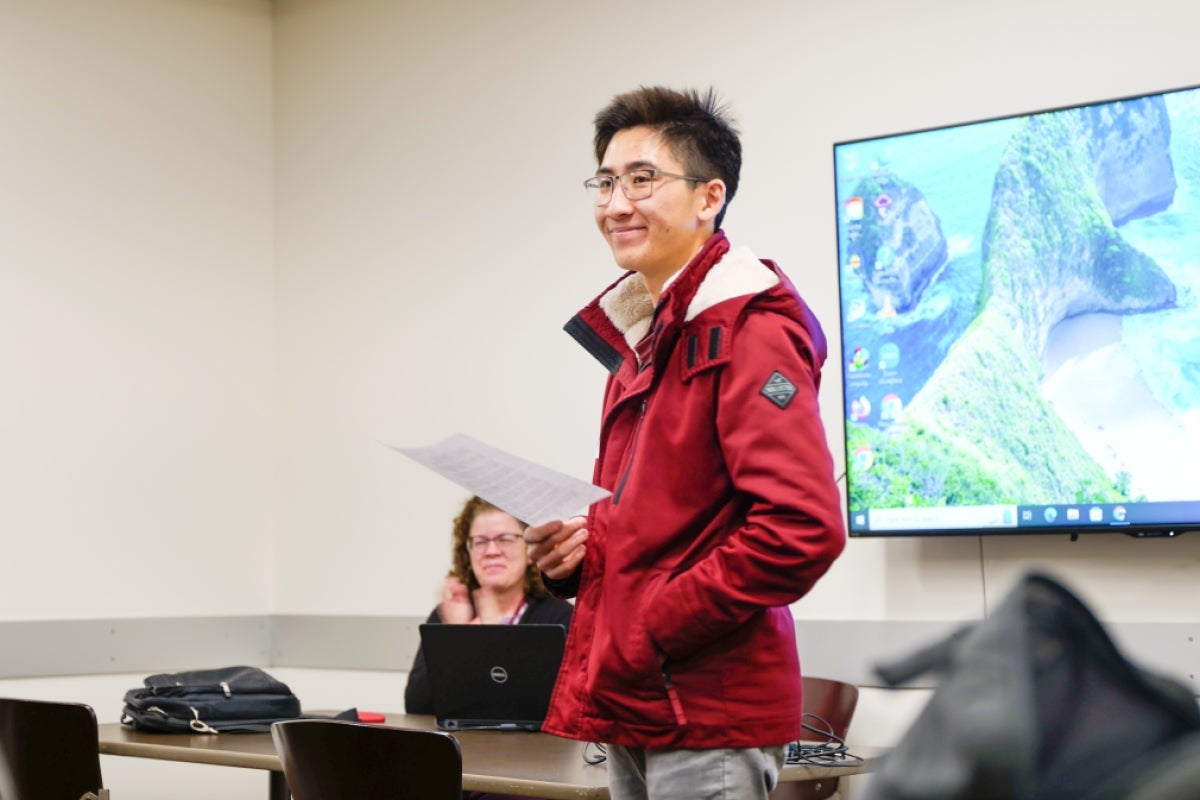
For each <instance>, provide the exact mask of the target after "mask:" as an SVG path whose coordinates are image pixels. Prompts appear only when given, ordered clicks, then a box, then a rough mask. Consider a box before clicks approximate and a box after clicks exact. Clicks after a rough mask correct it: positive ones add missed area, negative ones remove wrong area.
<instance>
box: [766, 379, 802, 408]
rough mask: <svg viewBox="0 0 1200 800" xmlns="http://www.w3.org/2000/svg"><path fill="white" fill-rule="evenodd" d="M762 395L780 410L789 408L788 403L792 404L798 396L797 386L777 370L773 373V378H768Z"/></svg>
mask: <svg viewBox="0 0 1200 800" xmlns="http://www.w3.org/2000/svg"><path fill="white" fill-rule="evenodd" d="M760 394H762V396H763V397H765V398H767V399H768V400H770V401H771V402H772V403H774V404H775V405H777V406H779V407H780V408H787V407H788V403H790V402H792V398H793V397H795V396H796V384H794V383H792V382H791V381H789V380H788V379H787V378H785V377H784V376H783V373H782V372H780V371H778V370H776V371H775V372H772V373H771V377H769V378H767V382H766V384H764V385H763V388H762V390H761V392H760Z"/></svg>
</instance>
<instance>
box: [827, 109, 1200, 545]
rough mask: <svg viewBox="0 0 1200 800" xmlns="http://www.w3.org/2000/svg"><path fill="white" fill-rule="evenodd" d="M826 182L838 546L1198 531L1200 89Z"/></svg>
mask: <svg viewBox="0 0 1200 800" xmlns="http://www.w3.org/2000/svg"><path fill="white" fill-rule="evenodd" d="M834 172H835V182H836V191H837V239H838V255H839V266H838V269H839V273H838V274H839V286H840V293H841V295H840V296H841V322H840V333H841V337H842V354H843V360H844V363H843V364H842V365H841V366H842V388H843V399H844V411H845V418H846V424H845V448H846V473H847V479H846V483H847V492H846V494H847V498H848V504H849V508H848V519H849V528H850V534H851V535H852V536H923V535H963V534H970V535H979V534H1026V533H1060V534H1070V535H1072V536H1074V535H1076V534H1079V533H1084V532H1092V531H1105V532H1125V533H1128V534H1131V535H1138V536H1174V535H1177V534H1180V533H1183V532H1186V531H1189V530H1200V307H1198V306H1200V300H1198V297H1200V87H1193V88H1187V89H1179V90H1172V91H1166V92H1161V93H1158V94H1150V95H1143V96H1138V97H1125V98H1121V99H1116V100H1107V101H1103V102H1096V103H1087V104H1082V105H1077V106H1071V107H1066V108H1058V109H1052V110H1049V111H1041V112H1037V113H1029V114H1024V115H1019V116H1010V117H1002V118H995V119H987V120H981V121H978V122H970V123H965V124H955V125H948V126H944V127H938V128H930V129H926V130H919V131H912V132H907V133H899V134H895V135H888V136H880V137H875V138H870V139H859V140H856V141H846V142H839V143H837V144H835V145H834Z"/></svg>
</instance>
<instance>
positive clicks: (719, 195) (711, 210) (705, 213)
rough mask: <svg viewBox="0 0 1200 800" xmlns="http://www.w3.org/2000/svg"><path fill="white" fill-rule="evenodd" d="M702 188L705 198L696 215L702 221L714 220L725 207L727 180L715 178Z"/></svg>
mask: <svg viewBox="0 0 1200 800" xmlns="http://www.w3.org/2000/svg"><path fill="white" fill-rule="evenodd" d="M701 188H702V189H703V194H702V198H703V200H702V202H701V205H700V208H699V210H698V211H697V212H696V216H697V217H698V218H699V219H700V221H701V222H712V221H713V220H715V219H716V218H717V214H720V213H721V209H723V208H724V207H725V181H723V180H721V179H720V178H713V179H712V180H711V181H709V182H708V183H706V184H704V186H703V187H701Z"/></svg>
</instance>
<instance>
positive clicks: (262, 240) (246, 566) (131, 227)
mask: <svg viewBox="0 0 1200 800" xmlns="http://www.w3.org/2000/svg"><path fill="white" fill-rule="evenodd" d="M270 42H271V19H270V9H269V6H268V5H267V3H266V2H250V1H249V0H247V1H246V2H236V3H235V2H215V1H210V2H202V1H199V0H197V1H190V2H175V1H174V0H172V1H171V2H160V0H98V1H97V2H82V1H77V0H38V1H37V2H5V3H3V4H0V120H3V121H2V122H0V375H2V376H3V377H2V378H0V381H2V386H3V389H2V390H0V442H3V444H2V446H0V538H2V541H3V556H2V557H0V620H3V619H46V618H74V617H91V616H104V615H115V616H126V615H145V614H163V615H170V614H198V613H250V612H252V611H255V610H258V611H261V610H265V609H266V608H268V607H269V605H270V603H271V583H270V579H271V567H270V565H269V562H268V560H267V559H268V554H269V553H268V546H269V543H270V538H269V537H270V532H271V524H272V517H271V502H272V498H271V485H272V484H271V480H272V474H271V456H272V439H271V421H272V419H273V417H274V414H273V410H272V373H271V369H272V363H273V361H272V340H273V298H272V291H273V286H272V274H271V266H272V251H273V246H272V216H271V214H272V208H273V198H272V193H271V189H272V186H271V175H272V163H271V157H272V148H271V69H270V67H271V64H270ZM185 554H186V560H183V559H182V558H180V556H183V555H185Z"/></svg>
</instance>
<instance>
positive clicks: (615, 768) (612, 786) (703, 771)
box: [608, 744, 786, 800]
mask: <svg viewBox="0 0 1200 800" xmlns="http://www.w3.org/2000/svg"><path fill="white" fill-rule="evenodd" d="M785 749H786V748H784V747H782V746H780V747H763V748H758V747H750V748H745V749H715V750H647V749H645V748H641V747H621V746H620V745H611V744H610V745H609V746H608V788H609V791H610V792H611V793H612V800H767V794H768V793H769V792H770V791H771V790H772V789H774V788H775V784H776V783H777V782H778V780H779V770H781V769H782V768H783V754H784V750H785Z"/></svg>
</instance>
